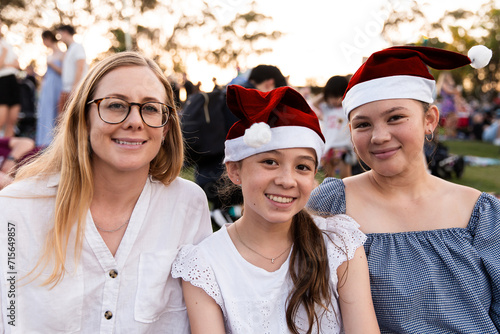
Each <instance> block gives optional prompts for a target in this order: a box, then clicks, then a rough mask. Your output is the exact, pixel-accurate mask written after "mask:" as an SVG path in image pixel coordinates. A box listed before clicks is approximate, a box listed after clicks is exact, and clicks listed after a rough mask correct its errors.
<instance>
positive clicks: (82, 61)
mask: <svg viewBox="0 0 500 334" xmlns="http://www.w3.org/2000/svg"><path fill="white" fill-rule="evenodd" d="M84 67H85V59H79V60H77V61H76V70H75V81H74V82H73V90H75V89H76V87H77V86H78V84H79V83H80V80H81V78H82V75H83V68H84Z"/></svg>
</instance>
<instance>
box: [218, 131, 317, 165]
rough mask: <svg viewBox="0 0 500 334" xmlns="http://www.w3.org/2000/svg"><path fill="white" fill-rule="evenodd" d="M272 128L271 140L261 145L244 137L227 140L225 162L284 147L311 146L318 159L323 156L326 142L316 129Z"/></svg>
mask: <svg viewBox="0 0 500 334" xmlns="http://www.w3.org/2000/svg"><path fill="white" fill-rule="evenodd" d="M270 129H271V136H272V138H271V140H270V141H268V142H267V143H265V144H262V145H261V146H259V147H252V146H249V145H248V144H247V143H246V142H245V139H244V137H245V136H246V134H245V136H242V137H238V138H234V139H230V140H226V149H225V157H224V163H226V162H228V161H240V160H243V159H245V158H248V157H249V156H252V155H254V154H258V153H262V152H267V151H271V150H280V149H284V148H298V147H310V148H312V149H314V151H315V152H316V159H318V162H319V159H320V158H321V156H322V155H323V150H324V148H325V143H324V142H323V140H322V139H321V137H320V136H319V135H318V134H317V133H316V131H314V130H312V129H310V128H307V127H305V126H278V127H275V128H270Z"/></svg>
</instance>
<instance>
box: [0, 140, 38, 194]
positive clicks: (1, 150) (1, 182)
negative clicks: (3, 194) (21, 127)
mask: <svg viewBox="0 0 500 334" xmlns="http://www.w3.org/2000/svg"><path fill="white" fill-rule="evenodd" d="M36 151H38V150H37V149H36V148H35V141H34V140H33V139H31V138H27V137H10V138H8V137H6V138H0V189H3V188H4V187H5V186H7V185H8V184H10V183H11V182H12V181H13V176H14V175H15V173H16V171H17V167H19V165H20V164H22V163H23V162H25V161H26V160H27V159H28V158H29V157H30V156H32V155H33V154H34V153H36Z"/></svg>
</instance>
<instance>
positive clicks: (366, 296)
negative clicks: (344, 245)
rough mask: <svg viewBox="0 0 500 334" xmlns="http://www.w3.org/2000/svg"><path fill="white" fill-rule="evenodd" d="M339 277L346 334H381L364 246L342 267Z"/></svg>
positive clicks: (341, 309)
mask: <svg viewBox="0 0 500 334" xmlns="http://www.w3.org/2000/svg"><path fill="white" fill-rule="evenodd" d="M337 275H338V277H339V283H338V284H339V286H338V292H339V304H340V313H341V314H342V320H343V323H344V329H345V332H346V333H380V330H379V328H378V323H377V318H376V316H375V310H374V308H373V302H372V295H371V291H370V279H369V276H368V263H367V261H366V255H365V252H364V249H363V246H360V247H359V248H358V249H357V250H356V252H355V253H354V257H353V258H352V259H351V260H350V261H346V262H344V263H342V264H341V265H340V267H339V268H338V270H337Z"/></svg>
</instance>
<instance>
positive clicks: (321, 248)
mask: <svg viewBox="0 0 500 334" xmlns="http://www.w3.org/2000/svg"><path fill="white" fill-rule="evenodd" d="M291 232H292V238H293V242H294V246H293V250H292V254H291V256H290V267H289V272H290V276H291V278H292V282H293V285H294V288H293V289H292V291H291V292H290V295H289V296H288V306H287V308H286V323H287V325H288V329H289V330H290V331H291V332H292V333H294V334H299V331H298V329H297V326H296V325H295V322H294V321H293V319H294V318H295V316H296V314H297V311H298V310H299V307H300V305H303V306H304V309H305V311H306V314H307V320H308V323H309V328H308V329H307V332H306V333H307V334H310V333H312V328H313V325H314V323H317V324H319V316H318V314H317V313H316V311H315V306H316V305H319V306H320V307H321V308H322V309H323V310H325V312H326V311H327V310H328V307H329V306H330V305H331V304H332V297H331V296H332V287H331V286H330V269H329V266H328V254H327V250H326V245H325V240H324V237H323V232H322V231H321V230H320V229H319V228H318V226H317V225H316V223H315V222H314V220H313V219H312V217H311V215H310V214H309V213H308V212H307V211H306V210H305V209H302V211H300V212H298V213H297V214H296V215H295V216H294V217H293V220H292V227H291Z"/></svg>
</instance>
